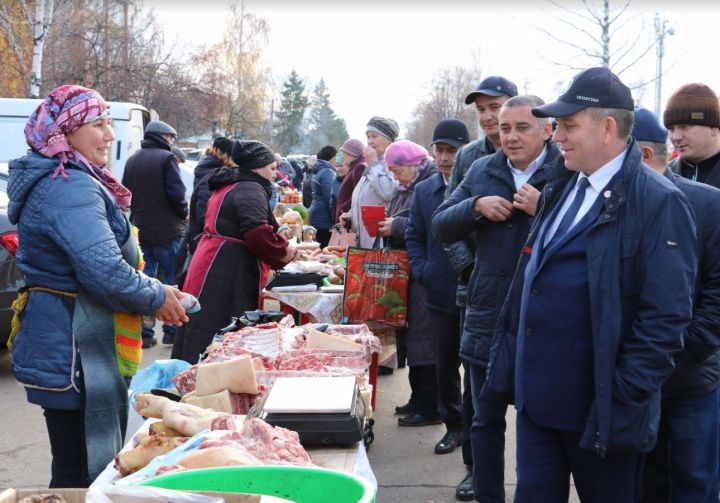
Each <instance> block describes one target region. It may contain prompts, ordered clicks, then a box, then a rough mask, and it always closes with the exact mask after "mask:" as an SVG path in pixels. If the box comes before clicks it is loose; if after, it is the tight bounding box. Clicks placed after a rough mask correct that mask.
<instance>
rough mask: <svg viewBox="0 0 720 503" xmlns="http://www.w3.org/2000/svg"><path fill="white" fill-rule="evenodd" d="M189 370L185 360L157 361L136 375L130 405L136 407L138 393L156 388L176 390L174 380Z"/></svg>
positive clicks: (131, 387)
mask: <svg viewBox="0 0 720 503" xmlns="http://www.w3.org/2000/svg"><path fill="white" fill-rule="evenodd" d="M189 368H190V364H189V363H188V362H186V361H184V360H155V361H154V362H153V363H152V364H151V365H150V366H149V367H145V368H144V369H142V370H141V371H140V372H138V373H137V374H135V376H134V377H133V378H132V381H130V389H131V390H132V393H131V394H130V404H131V405H132V406H133V407H134V406H135V394H136V393H147V392H149V391H151V390H152V389H154V388H161V389H162V388H172V389H175V384H174V383H173V382H172V378H173V377H175V376H176V375H177V374H179V373H180V372H184V371H186V370H187V369H189Z"/></svg>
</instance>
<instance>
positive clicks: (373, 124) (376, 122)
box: [365, 115, 400, 142]
mask: <svg viewBox="0 0 720 503" xmlns="http://www.w3.org/2000/svg"><path fill="white" fill-rule="evenodd" d="M368 131H373V132H375V133H378V134H381V135H383V136H384V137H385V138H387V139H388V140H390V141H391V142H393V141H395V140H397V137H398V136H399V135H400V126H398V123H397V122H395V121H394V120H392V119H388V118H386V117H380V116H378V115H376V116H375V117H373V118H372V119H370V122H368V123H367V129H366V130H365V132H366V133H367V132H368Z"/></svg>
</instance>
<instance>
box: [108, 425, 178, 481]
mask: <svg viewBox="0 0 720 503" xmlns="http://www.w3.org/2000/svg"><path fill="white" fill-rule="evenodd" d="M187 439H188V437H167V436H165V434H164V433H157V434H155V435H149V436H147V437H145V438H143V439H142V440H141V441H140V443H138V444H137V445H136V446H135V447H133V448H132V449H128V450H126V451H123V452H121V453H120V454H118V455H117V456H115V469H116V470H117V471H118V472H120V475H122V476H123V477H124V476H126V475H130V474H131V473H135V472H136V471H138V470H139V469H140V468H143V467H145V466H146V465H147V464H148V463H149V462H150V461H152V460H153V459H155V458H156V457H157V456H160V455H162V454H165V453H166V452H169V451H171V450H173V449H174V448H175V447H177V446H179V445H182V444H184V443H185V442H186V441H187Z"/></svg>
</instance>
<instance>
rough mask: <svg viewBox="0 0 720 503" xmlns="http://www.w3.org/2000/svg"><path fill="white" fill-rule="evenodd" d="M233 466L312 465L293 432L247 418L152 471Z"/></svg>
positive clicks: (259, 420) (164, 471)
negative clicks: (170, 463) (169, 463)
mask: <svg viewBox="0 0 720 503" xmlns="http://www.w3.org/2000/svg"><path fill="white" fill-rule="evenodd" d="M233 465H241V466H247V465H297V466H313V462H312V460H311V459H310V456H309V455H308V453H307V451H306V450H305V448H304V447H303V446H302V445H301V444H300V438H299V436H298V434H297V433H296V432H294V431H290V430H287V429H285V428H281V427H278V426H271V425H269V424H268V423H266V422H265V421H263V420H262V419H257V418H247V419H246V420H245V422H244V423H243V425H242V427H241V428H240V429H239V430H237V431H228V432H224V433H221V434H211V435H208V437H207V438H206V439H205V440H204V441H203V442H202V443H201V444H200V446H199V448H198V450H196V451H193V452H190V453H188V454H186V455H185V456H183V457H182V458H180V460H179V461H178V463H177V464H175V465H168V466H162V467H160V468H158V470H157V473H156V474H157V475H160V474H162V473H168V472H171V471H178V470H187V469H195V468H210V467H214V466H233Z"/></svg>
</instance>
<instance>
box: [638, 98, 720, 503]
mask: <svg viewBox="0 0 720 503" xmlns="http://www.w3.org/2000/svg"><path fill="white" fill-rule="evenodd" d="M667 133H668V132H667V130H666V129H665V128H664V127H662V126H661V125H660V123H659V122H658V119H657V117H656V116H655V114H653V113H652V112H650V111H649V110H646V109H644V108H636V109H635V126H634V128H633V136H634V137H635V139H636V140H637V142H638V144H639V145H640V149H641V150H642V153H643V161H644V162H645V164H647V165H648V166H650V167H651V168H653V169H654V170H655V171H657V172H658V173H660V174H661V175H664V176H666V177H667V178H669V179H670V181H671V182H673V183H674V184H675V186H676V187H677V188H679V189H680V190H681V191H682V192H683V193H684V194H685V195H686V196H687V198H688V201H689V202H690V207H691V208H692V210H693V213H694V217H695V226H696V228H697V235H698V257H699V263H698V277H697V281H696V282H695V292H694V295H693V298H694V303H693V319H692V321H691V322H690V326H689V327H688V328H687V330H686V331H685V333H684V334H683V337H684V349H683V351H682V352H681V353H679V354H677V355H676V356H675V370H674V371H673V373H672V374H671V375H670V377H669V378H668V380H667V381H665V384H663V387H662V405H661V407H660V414H661V415H660V430H659V433H658V442H657V445H656V446H655V448H654V449H653V450H652V451H651V452H650V453H648V455H647V456H646V457H645V467H644V470H643V484H642V498H641V499H640V501H641V502H642V503H653V502H655V501H674V502H680V501H688V502H689V501H692V502H698V503H702V502H713V503H714V502H717V498H718V428H719V426H720V419H719V416H720V413H719V412H718V397H719V396H720V395H719V394H718V386H720V352H719V350H720V190H718V189H716V188H715V187H711V186H710V185H706V184H704V183H696V182H692V181H690V180H687V179H685V178H682V177H681V176H679V175H678V174H676V173H673V172H672V171H670V169H668V167H667V145H666V143H665V142H666V140H667Z"/></svg>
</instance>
